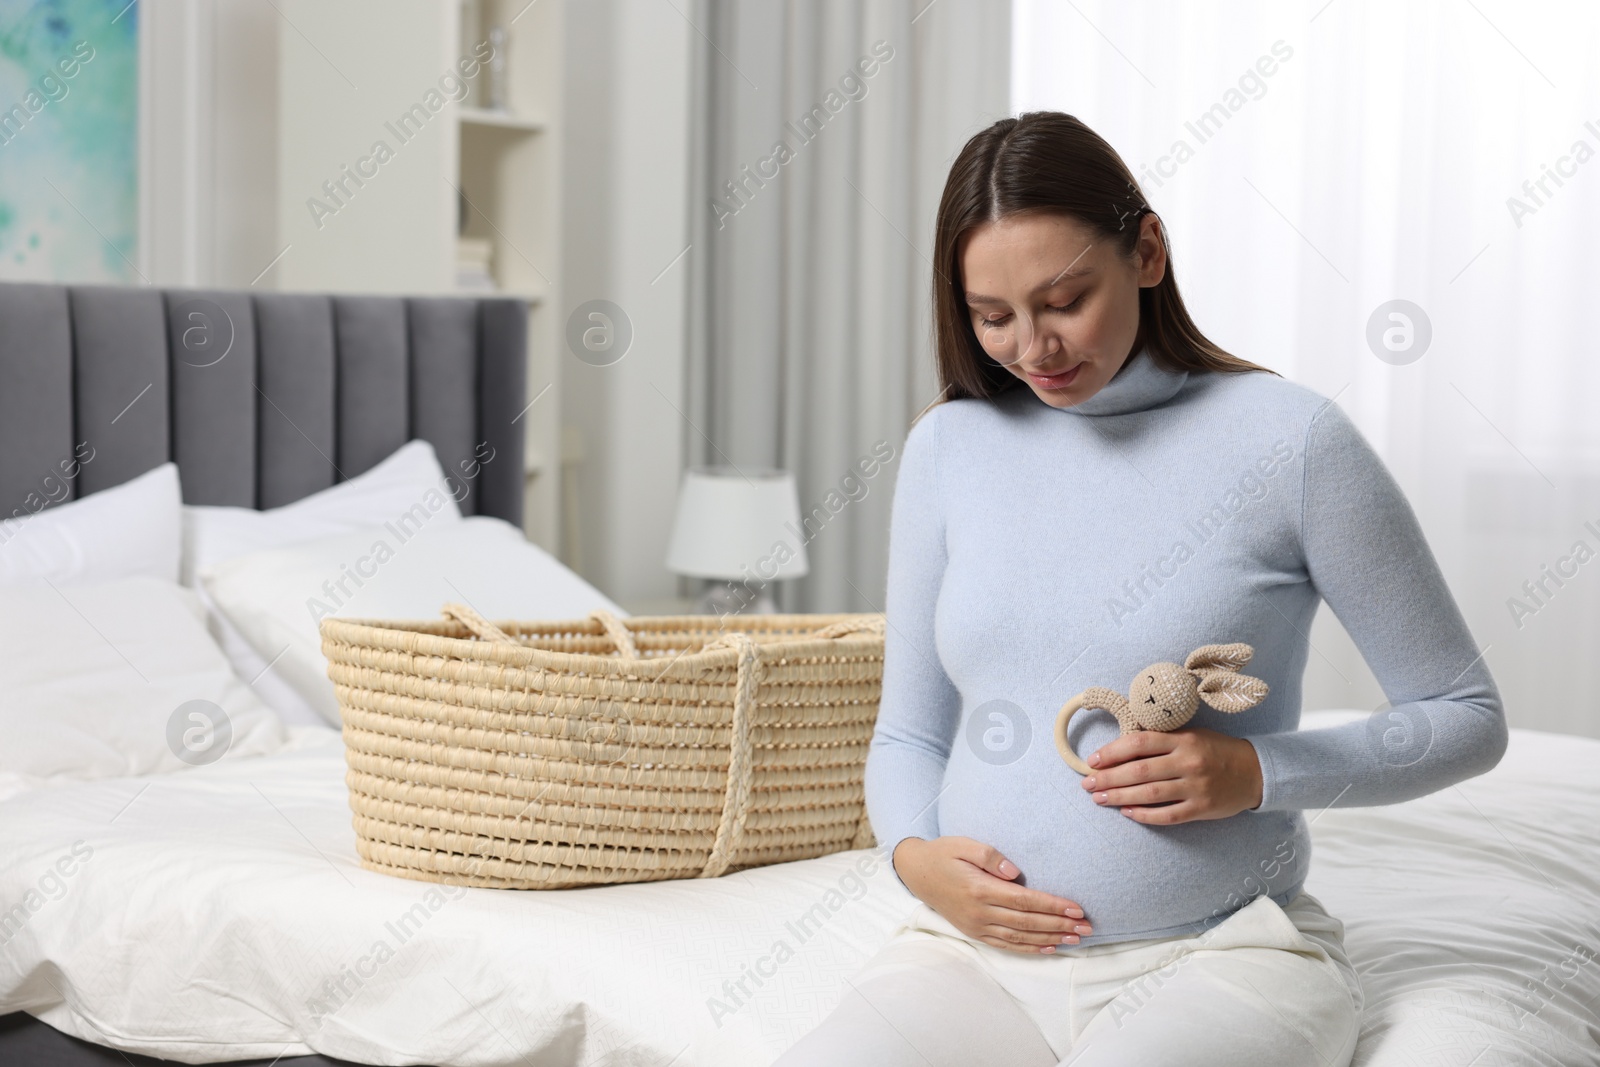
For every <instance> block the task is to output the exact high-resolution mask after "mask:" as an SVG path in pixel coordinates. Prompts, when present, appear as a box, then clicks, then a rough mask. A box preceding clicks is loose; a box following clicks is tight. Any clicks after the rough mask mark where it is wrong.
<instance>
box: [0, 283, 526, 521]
mask: <svg viewBox="0 0 1600 1067" xmlns="http://www.w3.org/2000/svg"><path fill="white" fill-rule="evenodd" d="M526 347H527V308H526V305H525V304H524V303H523V302H522V301H520V300H512V299H503V298H483V299H478V298H457V297H391V296H327V295H315V294H296V293H246V292H210V291H199V290H183V289H169V290H157V289H136V288H103V287H94V286H62V285H26V284H0V518H7V517H10V516H12V515H13V514H22V513H28V512H32V511H36V510H39V508H40V501H41V500H54V501H55V502H60V501H61V500H66V499H73V498H76V497H82V496H85V495H87V494H89V493H93V492H96V491H98V490H101V489H106V488H109V487H111V486H114V485H119V484H121V483H122V482H125V481H127V480H128V479H130V478H133V477H135V476H136V475H139V474H142V473H144V472H145V471H147V470H150V469H151V468H153V467H157V466H160V465H161V464H163V463H165V462H167V461H168V460H169V459H170V460H175V461H176V462H177V464H178V469H179V475H180V477H181V479H182V482H183V496H184V502H185V503H188V504H231V505H235V506H243V507H254V508H270V507H277V506H279V505H282V504H288V503H291V502H292V501H295V500H298V499H300V498H301V497H303V496H306V495H307V494H310V493H314V492H316V491H317V490H319V489H325V488H327V487H328V486H330V485H333V484H334V483H336V482H339V481H343V480H345V479H348V478H352V477H354V476H355V475H357V474H360V473H361V472H363V471H365V470H367V469H368V468H369V467H371V466H373V465H374V464H375V463H377V462H378V461H379V460H381V459H383V458H384V457H385V456H387V455H389V454H390V453H391V452H393V451H394V450H395V449H396V448H398V447H399V446H400V445H402V444H404V443H405V442H406V441H409V440H411V439H413V438H422V439H424V440H426V441H428V442H430V443H431V444H432V445H433V447H434V449H435V451H437V452H438V455H439V462H440V464H441V465H442V466H443V467H444V469H445V471H446V473H447V474H449V473H455V474H456V475H457V479H458V480H460V481H461V482H463V483H464V484H465V485H466V486H467V488H468V492H467V495H466V496H465V497H464V498H462V499H460V506H461V510H462V512H463V513H464V514H467V515H493V516H497V517H499V518H502V519H506V520H508V521H509V522H512V523H514V524H516V525H517V526H519V527H520V526H521V524H522V488H523V480H522V479H523V454H522V453H523V448H522V442H523V434H522V427H521V426H520V425H518V424H517V422H516V420H517V419H518V418H519V416H520V414H521V412H522V409H523V405H524V403H525V402H526V401H525V398H524V394H525V392H526V363H525V358H526V356H525V354H526ZM85 444H86V445H87V446H88V447H89V448H92V449H93V450H94V458H93V460H92V461H91V462H89V463H87V464H84V465H82V466H81V467H80V468H78V470H77V475H76V478H74V479H71V480H70V482H71V484H66V485H63V484H62V483H63V481H64V479H63V477H62V474H61V472H62V471H68V470H71V469H72V468H73V466H74V464H72V463H71V459H72V457H73V455H74V449H75V448H77V447H80V446H81V445H85ZM482 445H487V446H488V448H492V449H493V450H494V451H493V457H494V458H493V460H492V461H491V462H489V463H487V464H484V465H482V466H481V468H480V467H479V466H478V465H477V463H476V462H475V461H476V460H478V459H480V458H481V457H482V456H483V455H487V454H488V451H487V449H482V450H480V446H482ZM466 472H471V476H470V477H464V476H463V474H464V473H466Z"/></svg>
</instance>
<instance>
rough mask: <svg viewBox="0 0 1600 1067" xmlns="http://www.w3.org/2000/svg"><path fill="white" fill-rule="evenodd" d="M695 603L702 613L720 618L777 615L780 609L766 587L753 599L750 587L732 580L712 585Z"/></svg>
mask: <svg viewBox="0 0 1600 1067" xmlns="http://www.w3.org/2000/svg"><path fill="white" fill-rule="evenodd" d="M695 604H696V607H697V608H698V610H699V612H700V614H702V615H715V616H717V617H718V618H721V617H722V616H724V615H775V614H777V611H778V605H777V602H776V601H774V600H773V599H772V594H771V593H769V592H767V591H766V590H765V589H763V590H761V592H759V593H757V594H756V596H755V599H754V600H751V599H750V592H749V590H748V589H746V588H745V587H743V586H737V585H734V584H733V583H732V582H718V583H717V584H715V585H713V586H711V587H710V588H708V589H707V590H706V591H705V593H704V594H703V595H702V596H701V597H700V599H699V600H698V601H696V602H695Z"/></svg>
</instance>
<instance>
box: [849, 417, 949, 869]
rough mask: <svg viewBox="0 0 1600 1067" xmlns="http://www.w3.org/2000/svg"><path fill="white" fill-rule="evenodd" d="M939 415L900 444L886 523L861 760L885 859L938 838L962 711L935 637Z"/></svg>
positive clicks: (940, 547)
mask: <svg viewBox="0 0 1600 1067" xmlns="http://www.w3.org/2000/svg"><path fill="white" fill-rule="evenodd" d="M940 414H941V413H940V412H939V411H938V409H937V408H936V409H934V410H933V411H931V412H929V413H928V415H927V416H925V417H924V418H923V419H922V421H921V422H919V423H918V424H917V425H916V426H914V427H912V430H911V433H910V435H908V437H907V438H906V443H905V448H904V450H903V453H902V456H901V460H900V471H899V474H898V475H897V477H896V481H895V490H894V505H893V508H892V509H891V515H890V522H889V577H888V589H887V593H886V602H885V609H884V613H885V616H886V618H887V622H888V624H887V626H886V627H885V631H884V649H883V696H882V699H881V701H880V703H879V706H878V722H877V728H876V730H875V732H874V734H873V738H872V747H871V749H870V750H869V752H868V755H867V767H866V801H867V816H868V818H869V819H870V820H871V822H872V828H873V833H874V835H875V836H876V837H877V839H878V843H879V844H880V845H882V846H883V847H884V848H885V849H887V850H888V853H887V854H888V855H889V856H891V857H892V856H893V855H894V849H895V847H896V846H897V845H899V843H900V842H901V841H903V840H905V839H906V838H908V837H920V838H925V839H929V840H931V839H933V838H935V837H938V836H939V824H938V814H937V811H936V809H935V801H937V800H938V798H939V793H940V789H941V783H942V781H943V779H944V768H945V761H946V760H947V759H948V757H949V755H950V745H951V743H952V740H953V738H954V737H955V731H956V725H957V722H958V720H959V718H960V714H961V699H960V696H959V695H958V693H957V692H956V688H955V686H954V685H953V684H952V683H951V681H950V679H949V677H948V676H947V675H946V674H945V672H944V669H943V666H942V665H941V663H940V661H939V654H938V651H937V649H936V648H935V641H934V613H935V608H936V606H937V604H938V599H939V587H940V584H941V582H942V580H943V577H944V571H945V562H946V554H945V527H944V517H943V514H942V512H941V508H940V500H939V474H938V456H937V450H938V422H939V419H938V416H939V415H940ZM892 866H893V865H892V864H891V868H892ZM896 877H898V872H896Z"/></svg>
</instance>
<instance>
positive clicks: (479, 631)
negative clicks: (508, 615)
mask: <svg viewBox="0 0 1600 1067" xmlns="http://www.w3.org/2000/svg"><path fill="white" fill-rule="evenodd" d="M439 612H440V614H442V615H443V616H444V617H445V618H447V619H454V620H455V621H456V622H459V623H460V624H461V625H463V626H465V627H466V628H467V629H469V630H471V631H472V632H473V633H474V634H476V635H477V636H478V640H480V641H494V642H496V643H498V644H502V645H520V644H522V642H521V641H518V640H517V639H516V638H515V637H512V636H511V635H510V634H508V633H506V632H505V631H504V630H502V629H500V627H498V626H496V625H495V624H494V623H492V622H490V621H489V620H488V619H486V618H484V617H483V616H482V615H479V614H478V613H477V612H476V611H474V610H473V609H472V608H469V607H467V605H465V604H446V605H445V606H444V607H442V608H440V609H439Z"/></svg>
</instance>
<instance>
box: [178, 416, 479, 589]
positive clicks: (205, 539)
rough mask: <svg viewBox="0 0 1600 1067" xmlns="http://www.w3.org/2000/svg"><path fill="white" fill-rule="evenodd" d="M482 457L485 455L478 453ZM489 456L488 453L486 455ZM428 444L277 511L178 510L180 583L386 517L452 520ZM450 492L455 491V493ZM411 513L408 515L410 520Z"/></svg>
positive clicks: (455, 514)
mask: <svg viewBox="0 0 1600 1067" xmlns="http://www.w3.org/2000/svg"><path fill="white" fill-rule="evenodd" d="M479 458H480V459H482V457H481V456H480V457H479ZM490 458H491V459H492V458H493V456H492V454H491V456H490ZM459 484H460V483H458V482H448V481H446V479H445V476H444V470H443V468H441V467H440V466H439V457H438V456H437V455H435V454H434V451H433V446H432V445H431V444H429V443H428V442H426V441H423V440H416V441H408V442H406V443H405V444H403V445H401V446H400V447H399V448H397V449H395V450H394V452H393V453H392V454H391V455H390V456H389V457H388V458H387V459H385V460H384V461H383V462H382V463H379V464H378V465H377V466H375V467H373V468H372V469H371V470H369V471H366V472H364V473H362V474H358V475H356V476H355V477H354V478H351V479H350V480H349V481H348V482H340V483H339V484H338V485H334V486H330V487H328V488H327V489H323V490H321V491H320V492H316V493H312V494H311V495H310V496H308V497H303V498H302V499H300V500H296V501H295V502H294V503H292V504H285V505H284V506H283V507H281V508H271V509H269V510H267V511H257V510H256V509H254V508H229V507H207V506H198V505H197V506H194V507H186V508H184V509H183V568H182V575H183V584H184V585H193V584H194V579H195V575H196V574H197V573H198V572H199V571H200V570H201V568H203V567H208V566H210V565H211V564H213V563H220V562H221V561H223V560H225V559H232V558H233V557H235V556H243V555H246V554H248V553H251V552H260V551H262V550H264V549H268V548H281V547H282V546H284V545H291V544H294V543H296V542H298V541H311V540H315V539H316V538H319V537H328V536H331V535H333V534H339V533H347V532H349V531H351V530H359V529H363V528H365V527H369V526H378V525H381V524H382V523H385V522H402V521H403V522H409V523H420V522H429V523H431V522H436V521H437V522H455V521H457V520H459V519H460V518H461V509H460V508H458V507H457V506H456V501H455V493H456V492H459V489H457V488H456V486H458V485H459ZM453 490H454V491H453ZM408 516H409V518H406V517H408Z"/></svg>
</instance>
